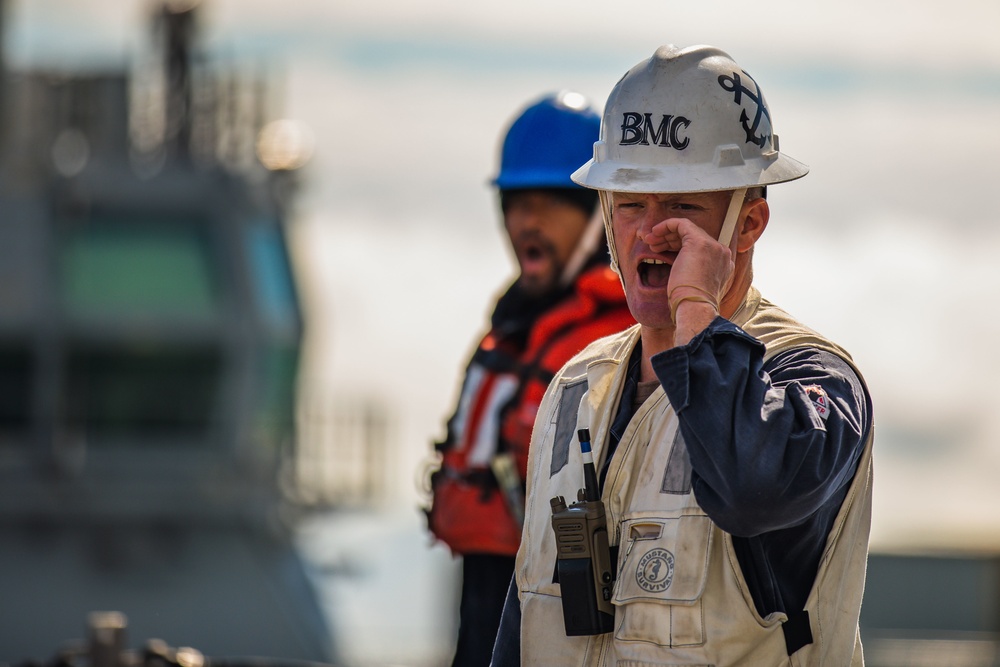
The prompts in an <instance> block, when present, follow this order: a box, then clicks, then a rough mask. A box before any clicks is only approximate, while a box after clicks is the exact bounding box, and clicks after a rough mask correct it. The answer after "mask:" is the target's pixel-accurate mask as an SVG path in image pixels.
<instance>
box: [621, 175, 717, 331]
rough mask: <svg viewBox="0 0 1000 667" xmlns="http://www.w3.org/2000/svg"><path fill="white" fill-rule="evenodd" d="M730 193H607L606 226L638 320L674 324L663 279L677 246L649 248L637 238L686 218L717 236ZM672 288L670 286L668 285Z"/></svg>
mask: <svg viewBox="0 0 1000 667" xmlns="http://www.w3.org/2000/svg"><path fill="white" fill-rule="evenodd" d="M731 195H732V193H731V192H700V193H690V194H636V193H621V192H614V193H612V194H611V229H612V232H613V233H614V239H615V246H616V249H617V253H618V267H619V270H620V271H621V274H622V280H623V282H624V284H625V297H626V300H627V301H628V307H629V310H630V311H631V313H632V316H633V317H634V318H635V319H636V321H637V322H639V323H640V324H642V325H644V326H648V327H654V328H667V327H671V326H673V322H672V321H671V319H670V307H669V305H668V303H667V296H668V294H669V289H668V286H667V285H668V281H669V280H670V269H671V266H672V265H673V263H674V260H675V259H676V258H677V251H678V250H679V249H680V248H676V249H670V250H663V251H660V252H654V251H653V250H651V249H650V247H649V246H648V245H647V244H646V243H645V242H644V241H642V240H641V239H640V236H642V237H645V235H646V234H648V233H649V231H650V229H651V228H652V227H653V225H655V224H656V223H658V222H661V221H663V220H666V219H668V218H686V219H688V220H690V221H691V222H693V223H695V224H696V225H698V226H699V227H701V228H702V229H704V230H705V232H707V233H708V235H709V236H711V237H712V238H718V236H719V233H720V232H721V230H722V224H723V221H724V220H725V217H726V211H727V210H728V209H729V201H730V198H731ZM671 287H672V286H671Z"/></svg>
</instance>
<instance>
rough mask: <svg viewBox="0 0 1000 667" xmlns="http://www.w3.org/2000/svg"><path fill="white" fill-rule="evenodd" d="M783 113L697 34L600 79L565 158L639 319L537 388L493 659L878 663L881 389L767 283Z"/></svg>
mask: <svg viewBox="0 0 1000 667" xmlns="http://www.w3.org/2000/svg"><path fill="white" fill-rule="evenodd" d="M772 120H773V119H772V117H771V112H770V109H769V108H768V106H767V103H766V101H765V99H764V96H763V93H762V92H761V89H760V87H759V86H758V85H757V82H756V81H755V80H754V79H753V78H751V76H750V75H749V74H747V73H746V72H745V71H743V69H742V68H741V67H740V66H739V65H737V64H736V62H734V61H733V59H732V58H731V57H730V56H729V55H728V54H726V53H724V52H722V51H720V50H718V49H715V48H711V47H704V46H699V47H690V48H685V49H678V48H675V47H672V46H664V47H661V48H660V49H658V50H657V51H656V53H654V54H653V56H652V57H651V58H649V59H648V60H644V61H643V62H641V63H639V64H638V65H636V66H635V67H633V68H632V69H631V70H630V71H629V72H628V73H626V75H625V76H624V77H623V78H622V79H621V81H619V82H618V84H617V85H616V86H615V88H614V90H613V91H612V93H611V95H610V97H609V98H608V101H607V105H606V107H605V111H604V114H603V118H602V122H601V134H600V140H599V141H598V142H597V143H596V144H595V145H594V157H593V159H592V160H590V161H589V162H587V163H586V164H585V165H583V166H582V167H581V168H580V169H579V170H577V171H576V172H575V173H574V174H573V180H574V181H575V182H577V183H579V184H580V185H583V186H584V187H587V188H591V189H594V190H597V191H598V192H599V194H600V198H601V204H602V207H603V211H604V220H605V231H606V232H607V237H608V243H609V248H610V251H611V260H612V263H613V267H614V268H615V269H616V270H617V272H618V274H619V276H620V277H621V280H622V284H623V285H624V287H625V294H626V299H627V301H628V305H629V309H630V311H631V313H632V315H633V316H634V317H635V318H636V321H637V322H638V324H637V325H636V326H635V327H632V328H630V329H628V330H627V331H625V332H623V333H621V334H616V335H613V336H610V337H608V338H604V339H602V340H599V341H597V342H595V343H593V344H592V345H590V346H589V347H588V348H587V349H586V350H584V351H583V352H582V353H580V354H579V355H577V356H576V357H575V358H574V359H572V360H571V361H570V362H568V363H567V364H566V365H565V366H564V367H563V368H562V369H561V370H560V372H559V373H558V374H557V375H556V377H555V379H554V380H553V381H552V383H551V384H550V385H549V388H548V390H547V392H546V394H545V397H544V399H543V401H542V404H541V406H540V408H539V411H538V416H537V419H536V421H535V426H534V430H533V434H532V440H531V446H530V454H529V462H528V479H527V505H526V518H525V526H524V532H523V535H522V542H521V547H520V550H519V551H518V556H517V565H516V568H515V574H514V579H513V581H512V584H511V590H510V592H509V594H508V599H507V604H506V606H505V609H504V616H503V620H502V622H501V629H500V633H499V635H498V638H497V644H496V647H495V649H494V659H493V664H494V665H495V666H496V667H502V666H505V665H516V664H523V665H594V666H597V665H618V666H621V665H642V666H644V667H645V666H652V665H673V666H677V665H685V666H691V665H714V666H715V667H724V666H733V665H753V666H754V667H757V666H762V665H810V666H816V665H830V666H832V667H844V666H846V665H863V664H864V659H863V655H862V648H861V641H860V635H859V632H858V618H859V614H860V608H861V598H862V594H863V591H864V580H865V567H866V561H867V554H868V534H869V527H870V523H871V495H872V482H871V479H872V478H871V450H872V408H871V399H870V397H869V394H868V391H867V389H866V387H865V384H864V381H863V379H862V378H861V375H860V372H859V371H858V370H857V368H856V367H855V366H854V363H853V362H852V361H851V358H850V356H849V355H848V353H847V352H846V351H844V350H843V349H842V348H841V347H840V346H838V345H837V344H835V343H833V342H832V341H830V340H828V339H827V338H825V337H824V336H822V335H821V334H820V333H817V332H816V331H813V330H812V329H810V328H808V327H806V326H805V325H803V324H801V323H799V322H798V321H796V320H795V319H794V318H793V317H792V316H791V315H789V314H788V313H786V312H785V311H783V310H781V309H780V308H778V307H777V306H775V305H774V304H772V303H771V302H770V301H768V300H767V299H765V298H764V297H763V296H762V295H761V294H760V292H758V290H757V289H756V288H755V287H754V286H753V263H752V259H753V250H754V246H755V245H756V243H757V242H758V241H759V240H760V239H761V236H762V234H763V232H764V230H765V228H766V227H767V224H768V221H769V216H770V209H769V207H768V203H767V200H766V199H765V196H766V188H767V186H769V185H773V184H777V183H783V182H787V181H792V180H795V179H797V178H800V177H802V176H804V175H805V174H806V173H807V172H808V169H807V168H806V167H805V166H804V165H803V164H801V163H799V162H797V161H795V160H793V159H792V158H790V157H788V156H787V155H784V154H783V153H781V152H780V151H779V148H778V137H777V136H776V135H775V134H774V130H773V127H772ZM829 296H830V297H831V298H835V296H836V295H835V294H831V295H829Z"/></svg>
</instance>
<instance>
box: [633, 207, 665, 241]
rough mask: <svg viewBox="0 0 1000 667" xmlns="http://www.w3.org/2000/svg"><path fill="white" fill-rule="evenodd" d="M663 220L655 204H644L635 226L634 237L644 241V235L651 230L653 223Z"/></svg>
mask: <svg viewBox="0 0 1000 667" xmlns="http://www.w3.org/2000/svg"><path fill="white" fill-rule="evenodd" d="M661 220H663V216H662V215H660V213H659V210H658V208H657V207H656V206H646V207H645V208H644V209H643V212H642V217H641V218H640V219H639V225H638V226H637V227H636V228H635V237H636V238H637V239H639V240H640V241H645V239H646V235H647V234H649V233H650V232H652V231H653V225H655V224H656V223H658V222H660V221H661Z"/></svg>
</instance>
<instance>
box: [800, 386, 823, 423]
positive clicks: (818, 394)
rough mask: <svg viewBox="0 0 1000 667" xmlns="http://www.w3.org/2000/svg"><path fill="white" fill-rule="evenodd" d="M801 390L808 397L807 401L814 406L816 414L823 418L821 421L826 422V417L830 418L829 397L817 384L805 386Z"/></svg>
mask: <svg viewBox="0 0 1000 667" xmlns="http://www.w3.org/2000/svg"><path fill="white" fill-rule="evenodd" d="M803 389H805V390H806V396H808V397H809V400H810V401H812V402H813V405H814V406H816V412H818V413H819V416H820V417H822V418H823V421H826V419H827V417H829V416H830V397H829V396H828V395H827V393H826V390H825V389H823V387H821V386H819V385H818V384H810V385H806V386H805V387H803Z"/></svg>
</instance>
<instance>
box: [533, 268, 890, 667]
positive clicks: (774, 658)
mask: <svg viewBox="0 0 1000 667" xmlns="http://www.w3.org/2000/svg"><path fill="white" fill-rule="evenodd" d="M731 319H732V321H733V322H734V323H736V324H737V325H739V326H740V327H741V328H743V329H744V331H746V332H747V333H749V334H750V335H752V336H754V337H755V338H757V339H758V340H761V341H762V342H763V343H764V344H765V345H766V348H767V349H766V354H765V358H769V357H771V356H773V355H775V354H777V353H779V352H782V351H785V350H789V349H792V348H796V347H802V346H809V347H813V348H818V349H823V350H827V351H830V352H833V353H835V354H837V355H838V356H841V357H842V358H844V359H845V360H847V361H848V362H850V357H849V356H848V355H847V353H846V352H845V351H844V350H842V349H841V348H840V347H838V346H837V345H835V344H834V343H832V342H830V341H828V340H826V339H824V338H823V337H821V336H820V335H819V334H817V333H815V332H814V331H812V330H810V329H807V328H806V327H804V326H803V325H801V324H799V323H798V322H796V321H795V320H793V319H792V318H791V317H790V316H789V315H788V314H787V313H785V312H784V311H781V310H780V309H778V308H777V307H775V306H774V305H772V304H770V303H769V302H767V301H766V300H763V299H762V298H761V297H760V294H759V293H758V292H757V291H756V290H755V289H753V288H751V291H750V293H749V294H748V297H747V299H746V301H745V303H744V305H743V306H742V307H741V309H740V310H739V311H738V312H737V313H736V314H735V315H734V316H733V317H732V318H731ZM638 337H639V329H638V327H637V326H636V327H633V328H631V329H629V330H627V331H625V332H622V333H621V334H617V335H615V336H611V337H608V338H605V339H602V340H600V341H597V342H595V343H594V344H593V345H591V346H590V347H589V348H587V349H586V350H584V351H583V352H582V353H581V354H580V355H578V356H577V357H576V358H574V359H573V360H571V361H570V362H569V363H568V364H567V365H566V366H565V367H564V368H563V370H562V371H561V372H560V374H559V375H557V377H556V378H555V380H554V381H553V382H552V384H551V385H550V386H549V390H548V392H547V393H546V396H545V398H544V400H543V402H542V405H541V408H540V409H539V412H538V419H537V421H536V423H535V430H534V433H533V436H532V442H531V454H530V458H529V464H528V502H527V518H526V522H525V526H524V532H523V535H522V544H521V548H520V550H519V552H518V557H517V566H516V570H515V576H516V578H517V584H518V589H519V591H520V597H521V610H522V620H521V664H522V665H525V666H529V665H538V666H545V667H550V666H552V665H581V666H582V665H586V666H600V667H640V666H641V667H652V666H655V665H664V666H666V665H670V666H671V667H677V666H692V667H693V666H706V665H712V666H714V667H732V666H737V665H748V666H753V667H760V666H768V665H793V666H795V667H798V666H803V667H804V666H806V665H808V666H809V667H817V666H829V667H846V666H847V665H851V666H852V667H860V666H862V665H863V664H864V660H863V655H862V649H861V643H860V638H859V634H858V616H859V613H860V606H861V597H862V593H863V591H864V580H865V568H866V563H867V552H868V534H869V528H870V524H871V489H872V485H871V449H872V437H871V435H869V437H868V440H867V441H866V443H865V446H864V453H863V456H862V458H861V460H860V462H859V464H858V470H857V473H856V474H855V477H854V480H853V481H852V483H851V487H850V489H849V491H848V494H847V497H846V498H845V500H844V502H843V504H842V506H841V508H840V512H839V513H838V516H837V519H836V521H835V524H834V527H833V529H832V530H831V533H830V535H829V536H828V538H827V544H826V548H825V550H824V552H823V555H822V558H821V561H820V565H819V570H818V573H817V576H816V581H815V583H814V585H813V588H812V590H811V592H810V595H809V597H808V600H807V603H806V612H808V620H809V628H810V630H811V632H812V639H813V641H812V643H810V644H807V645H805V646H803V647H801V648H799V649H798V650H796V651H794V652H793V653H792V654H791V655H789V654H788V649H787V648H786V643H785V632H784V630H783V628H782V626H783V623H784V622H785V621H786V620H787V619H788V616H787V615H786V614H784V613H772V614H770V615H768V616H767V617H765V618H761V617H760V615H759V614H758V613H757V611H756V608H755V606H754V603H753V600H752V598H751V596H750V592H749V589H748V587H747V584H746V580H745V579H744V577H743V574H742V571H741V569H740V567H739V564H738V561H737V559H736V554H735V551H734V549H733V543H732V538H731V536H729V535H728V534H726V533H724V532H723V531H722V530H721V529H720V528H719V527H718V526H716V525H715V524H714V523H713V522H712V521H711V520H710V519H709V518H708V516H707V515H706V514H705V512H704V511H703V510H702V509H701V508H700V507H699V506H698V503H697V501H696V500H695V498H694V494H693V493H691V492H690V489H689V487H690V485H689V484H688V488H687V490H686V491H684V492H681V491H680V488H681V486H682V485H679V484H677V483H676V480H675V479H674V477H673V475H674V474H675V473H676V471H677V470H678V469H680V467H679V466H681V465H682V464H683V463H684V461H682V459H684V458H686V447H685V446H683V441H682V440H681V438H680V434H679V431H678V420H677V417H676V413H675V412H674V410H673V408H672V407H671V405H670V402H669V401H668V399H667V397H666V395H665V394H664V392H663V389H662V387H658V388H657V389H656V390H655V391H654V392H653V394H652V395H651V396H650V397H649V398H648V399H647V400H646V401H645V402H644V403H643V404H642V406H640V408H639V409H638V410H637V411H636V413H635V415H633V417H632V419H631V421H630V422H629V424H628V427H627V428H626V430H625V433H624V434H623V436H622V438H621V440H620V442H619V445H618V447H617V449H616V451H615V453H614V455H613V457H612V461H611V463H610V466H609V469H608V474H607V478H606V483H605V488H604V490H603V495H602V499H603V501H604V503H605V508H606V512H607V516H608V533H609V539H610V541H611V543H612V544H613V545H615V544H617V545H618V547H619V551H618V554H619V555H618V563H617V580H616V582H615V585H614V590H613V598H612V602H613V604H614V608H615V623H614V630H613V631H612V632H610V633H606V634H603V635H596V636H590V637H567V636H566V635H565V632H564V626H563V617H562V606H561V599H560V587H559V585H558V584H554V583H552V574H553V568H554V564H555V561H556V556H555V543H554V538H553V535H552V529H551V526H550V506H549V499H550V498H552V497H553V496H557V495H562V496H565V497H567V498H575V497H576V490H577V489H578V488H579V487H580V486H581V485H582V458H581V454H580V451H579V447H578V446H575V442H574V439H573V435H574V434H575V433H576V430H577V428H584V427H587V428H589V429H590V432H591V436H592V441H593V446H594V458H595V460H598V461H600V460H601V457H602V456H603V449H604V443H605V442H606V441H607V436H608V429H609V428H610V425H611V422H612V421H613V419H614V415H615V413H616V411H617V409H618V405H617V402H618V399H619V397H620V395H621V391H622V386H623V382H624V377H625V373H626V366H627V361H628V358H629V355H630V354H631V351H632V350H633V349H634V347H635V344H636V342H637V341H638ZM859 377H860V374H859ZM677 443H680V446H676V445H677ZM688 465H689V464H688Z"/></svg>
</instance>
